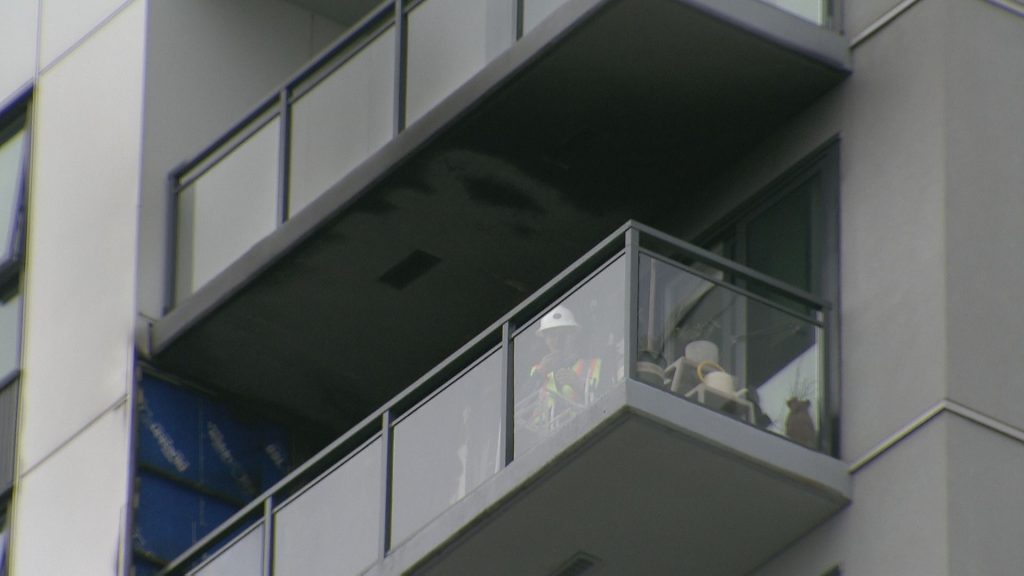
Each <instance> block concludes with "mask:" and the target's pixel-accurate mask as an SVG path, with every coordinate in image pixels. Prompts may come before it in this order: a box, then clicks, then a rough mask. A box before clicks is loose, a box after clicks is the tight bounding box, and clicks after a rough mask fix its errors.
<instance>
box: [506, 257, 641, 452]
mask: <svg viewBox="0 0 1024 576" xmlns="http://www.w3.org/2000/svg"><path fill="white" fill-rule="evenodd" d="M625 281H626V264H625V259H624V258H622V257H619V258H616V259H615V260H614V261H613V262H612V263H611V264H609V265H608V266H607V267H605V268H604V269H603V270H601V271H600V272H598V273H597V274H596V275H594V276H593V277H592V278H590V279H589V280H588V281H587V282H586V283H584V284H583V285H581V286H580V287H579V288H577V289H576V290H575V291H573V292H572V293H570V294H568V295H567V296H566V297H565V298H564V299H562V300H561V301H560V302H557V303H556V305H555V306H553V307H551V308H549V309H548V310H547V311H546V312H544V313H543V314H542V315H541V316H540V318H538V319H537V320H536V321H535V322H533V323H532V324H530V325H529V326H527V327H526V328H524V329H523V330H522V331H521V332H519V333H518V334H517V335H516V337H515V341H514V350H515V356H514V363H513V370H514V377H515V381H514V398H515V429H514V447H515V456H517V457H518V456H519V455H521V454H524V453H526V452H527V451H529V450H530V449H531V448H533V447H534V446H536V445H537V444H538V443H540V442H542V441H543V440H544V439H545V438H547V437H548V436H550V435H551V434H553V433H555V432H556V431H557V430H558V429H560V428H562V427H564V426H565V425H567V424H568V423H569V422H571V421H572V420H573V418H575V416H576V415H578V414H580V413H581V412H583V411H585V410H586V409H587V408H588V407H589V406H590V405H592V404H593V403H594V402H596V401H598V400H600V399H601V397H602V396H604V395H605V394H607V393H608V392H609V391H611V390H612V389H614V388H615V387H617V386H619V385H621V383H622V381H623V378H624V373H625V371H624V364H623V362H624V357H623V349H624V346H623V343H624V335H625V333H626V297H625V291H626V285H625Z"/></svg>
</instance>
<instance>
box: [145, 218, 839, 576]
mask: <svg viewBox="0 0 1024 576" xmlns="http://www.w3.org/2000/svg"><path fill="white" fill-rule="evenodd" d="M832 318H833V314H832V313H831V309H830V307H829V305H828V303H826V302H821V301H819V300H817V299H816V298H814V297H813V296H810V295H808V294H805V293H802V292H800V291H797V290H793V289H790V288H787V287H786V286H783V285H781V284H780V283H778V282H777V281H774V280H772V279H770V278H767V277H764V276H763V275H761V274H759V273H757V272H754V271H752V270H749V269H746V268H744V267H741V266H738V265H735V264H733V263H731V262H729V261H727V260H724V259H722V258H720V257H718V256H716V255H715V254H712V253H709V252H706V251H704V250H701V249H699V248H695V247H693V246H690V245H687V244H685V243H682V242H679V241H677V240H675V239H672V238H670V237H668V236H665V235H663V234H661V233H659V232H656V231H654V230H652V229H649V228H647V227H644V226H641V225H638V224H632V223H630V224H627V225H626V226H623V227H622V228H620V229H619V230H617V231H616V232H615V233H614V234H613V235H612V236H610V237H609V238H607V239H606V240H605V241H603V242H602V243H600V244H599V245H598V246H596V247H595V248H593V249H592V250H590V251H589V252H588V253H587V254H586V255H585V256H584V257H583V258H581V259H580V260H578V261H577V262H576V263H574V264H573V265H572V266H571V267H570V268H569V269H567V270H566V271H564V272H563V273H562V274H560V275H559V276H557V277H556V278H555V279H554V280H551V281H550V282H548V283H547V284H546V285H545V286H544V287H543V288H542V289H541V290H540V291H539V292H537V293H536V294H534V295H533V296H532V297H531V298H529V299H527V300H526V301H524V302H523V303H521V304H520V305H519V306H517V307H516V308H515V309H514V310H513V311H512V312H511V313H509V314H508V315H506V316H505V317H504V318H502V319H501V320H500V321H499V322H497V323H496V324H494V325H492V326H491V327H490V328H489V329H487V330H485V331H484V332H483V333H481V334H479V335H478V336H477V337H476V338H474V339H473V340H472V341H470V342H469V343H467V344H466V345H465V346H463V347H462V349H460V350H459V351H458V352H457V353H456V354H454V355H453V356H451V357H450V358H449V359H448V360H447V361H445V362H444V363H443V364H441V365H440V366H438V367H436V368H434V369H433V370H432V371H431V372H430V373H428V374H427V375H426V376H424V377H423V378H421V379H420V380H419V381H418V382H416V383H415V384H413V385H412V386H411V387H409V388H408V389H406V390H405V391H403V392H402V393H401V394H399V395H398V396H396V397H394V398H392V399H391V400H390V401H388V402H387V403H386V404H385V405H384V406H383V407H382V408H380V409H379V410H378V411H376V412H375V413H373V414H372V415H370V416H369V417H367V418H366V419H365V420H364V421H363V422H362V423H360V424H359V425H358V426H356V427H354V428H353V429H352V430H350V431H349V432H348V433H346V434H345V435H344V436H342V437H341V438H339V439H338V440H337V441H335V442H334V443H332V444H331V445H330V446H328V447H327V448H325V449H324V450H323V451H322V452H321V453H320V454H319V455H318V456H317V457H315V458H313V459H312V460H311V461H309V462H307V463H306V464H304V465H303V466H302V467H301V468H300V469H298V470H296V471H295V472H293V473H292V474H291V475H289V476H288V477H287V478H285V479H284V480H282V481H281V482H280V483H279V484H277V485H276V486H275V487H274V488H273V489H271V490H270V491H269V492H267V493H265V494H263V495H262V496H261V497H260V498H259V499H258V500H257V501H255V502H253V503H251V504H250V505H249V506H248V507H246V508H245V509H243V510H242V511H241V512H239V513H238V514H237V515H236V516H235V517H233V518H232V519H231V520H229V521H228V522H227V523H226V524H225V525H223V526H222V527H221V528H220V529H219V530H218V531H217V532H215V533H213V534H212V535H211V536H209V537H207V538H206V539H204V540H203V541H201V542H200V543H198V544H197V545H196V546H195V547H194V548H193V549H192V550H190V551H189V552H187V553H186V554H185V555H184V556H182V557H181V558H179V559H177V560H176V561H175V562H174V563H173V564H172V565H171V566H169V567H168V568H167V569H166V571H165V574H186V573H187V574H195V575H206V576H210V575H213V574H218V575H222V574H229V575H241V574H326V573H331V574H340V575H348V574H352V575H355V574H364V573H365V574H381V575H383V574H400V573H403V574H404V573H416V574H508V575H513V574H515V575H518V574H555V573H559V574H560V573H563V572H562V571H560V567H561V569H564V570H566V572H564V573H582V572H570V571H569V570H570V569H571V570H581V569H583V568H585V567H586V565H589V564H599V565H600V566H601V567H602V570H604V572H602V573H607V574H627V573H644V574H667V573H693V574H704V575H709V576H714V575H737V576H738V575H741V574H747V573H748V572H749V571H750V570H752V569H753V568H755V567H756V566H758V565H759V564H760V563H762V562H764V561H765V560H766V559H768V558H769V557H771V556H772V555H773V554H775V553H777V552H778V551H779V550H781V549H782V548H784V547H785V546H787V545H788V544H789V543H791V542H792V541H794V540H795V539H797V538H799V537H800V536H801V535H803V534H804V533H806V532H807V531H809V530H810V529H812V528H813V527H815V526H816V525H818V524H819V523H821V522H822V521H824V520H825V519H827V518H828V517H830V516H831V515H833V514H835V513H836V512H837V511H838V510H840V509H841V508H842V507H843V506H845V505H846V504H847V502H848V501H849V494H850V486H849V478H848V474H847V472H846V468H845V466H844V465H843V463H842V462H840V461H838V460H835V459H833V458H832V457H831V456H829V453H830V451H831V449H832V448H831V438H832V436H833V430H834V423H835V415H836V414H837V413H838V412H837V409H838V406H837V402H836V399H837V394H836V393H835V391H834V388H835V385H836V382H835V377H834V376H832V373H833V371H834V364H833V360H834V358H835V357H836V356H835V353H834V347H835V342H834V340H833V339H832V338H831V336H830V334H831V330H830V328H831V323H832ZM737 549H742V553H741V554H740V553H736V551H737Z"/></svg>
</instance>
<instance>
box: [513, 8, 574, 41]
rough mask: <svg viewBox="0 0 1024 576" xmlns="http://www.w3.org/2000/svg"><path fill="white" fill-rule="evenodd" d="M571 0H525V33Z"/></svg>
mask: <svg viewBox="0 0 1024 576" xmlns="http://www.w3.org/2000/svg"><path fill="white" fill-rule="evenodd" d="M568 1H569V0H523V33H524V34H526V33H528V32H529V31H530V30H533V29H534V27H536V26H537V24H540V23H541V21H543V20H544V19H545V18H547V17H548V16H549V15H550V14H551V13H552V12H554V11H555V10H556V9H557V8H558V7H559V6H561V5H562V4H565V3H566V2H568Z"/></svg>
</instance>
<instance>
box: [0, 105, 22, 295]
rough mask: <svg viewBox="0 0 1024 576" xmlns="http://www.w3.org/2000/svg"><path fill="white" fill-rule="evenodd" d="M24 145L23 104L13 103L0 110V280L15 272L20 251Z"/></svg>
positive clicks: (12, 275) (7, 279)
mask: <svg viewBox="0 0 1024 576" xmlns="http://www.w3.org/2000/svg"><path fill="white" fill-rule="evenodd" d="M5 116H6V117H5ZM27 148H28V138H27V136H26V106H24V105H22V106H17V105H16V106H15V107H14V109H13V110H10V111H8V112H7V113H6V114H4V113H0V282H8V281H10V280H11V279H12V277H14V276H17V275H18V272H20V267H21V260H22V256H23V253H24V227H25V226H24V221H25V220H24V197H25V180H26V174H27V170H26V166H27V159H28V154H27Z"/></svg>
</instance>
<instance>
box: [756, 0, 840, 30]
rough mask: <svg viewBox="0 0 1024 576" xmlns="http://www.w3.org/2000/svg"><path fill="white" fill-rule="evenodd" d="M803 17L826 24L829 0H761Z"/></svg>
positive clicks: (821, 24)
mask: <svg viewBox="0 0 1024 576" xmlns="http://www.w3.org/2000/svg"><path fill="white" fill-rule="evenodd" d="M761 1H762V2H764V3H766V4H771V5H772V6H776V7H778V8H781V9H783V10H785V11H786V12H789V13H790V14H795V15H796V16H799V17H801V18H803V19H804V20H809V21H811V22H814V23H815V24H818V25H819V26H824V25H825V24H826V23H827V21H828V0H761Z"/></svg>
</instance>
